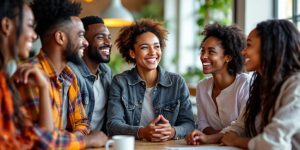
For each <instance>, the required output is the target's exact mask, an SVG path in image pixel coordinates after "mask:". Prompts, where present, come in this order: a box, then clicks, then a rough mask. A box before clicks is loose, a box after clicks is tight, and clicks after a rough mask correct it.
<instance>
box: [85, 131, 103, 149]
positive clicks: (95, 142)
mask: <svg viewBox="0 0 300 150" xmlns="http://www.w3.org/2000/svg"><path fill="white" fill-rule="evenodd" d="M107 140H108V137H107V136H106V135H105V134H104V133H103V132H101V131H100V132H93V133H92V134H90V135H87V136H85V142H86V148H89V147H103V146H104V145H105V143H106V141H107Z"/></svg>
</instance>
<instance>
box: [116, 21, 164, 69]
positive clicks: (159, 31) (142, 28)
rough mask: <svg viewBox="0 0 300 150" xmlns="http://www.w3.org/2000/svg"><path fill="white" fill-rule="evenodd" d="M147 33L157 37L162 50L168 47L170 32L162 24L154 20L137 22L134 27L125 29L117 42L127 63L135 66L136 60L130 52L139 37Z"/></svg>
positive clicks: (121, 31)
mask: <svg viewBox="0 0 300 150" xmlns="http://www.w3.org/2000/svg"><path fill="white" fill-rule="evenodd" d="M145 32H151V33H153V34H154V35H156V36H157V38H158V40H159V43H160V47H161V49H162V50H164V48H165V47H166V40H167V34H168V31H167V30H166V29H165V28H164V26H163V24H162V23H161V22H159V21H156V20H152V19H140V20H137V21H136V22H135V23H133V24H132V25H130V26H126V27H123V28H122V29H121V30H120V34H119V36H118V38H117V40H116V42H115V43H116V46H117V48H118V49H119V52H120V53H121V55H122V57H123V58H124V59H125V61H126V62H128V63H133V64H135V60H134V59H132V58H131V57H130V55H129V50H133V49H134V44H135V43H136V39H137V37H138V36H139V35H141V34H143V33H145Z"/></svg>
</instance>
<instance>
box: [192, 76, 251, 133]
mask: <svg viewBox="0 0 300 150" xmlns="http://www.w3.org/2000/svg"><path fill="white" fill-rule="evenodd" d="M213 82H214V81H213V77H210V78H207V79H204V80H201V81H200V82H199V83H198V85H197V95H196V100H197V109H198V129H199V130H201V131H203V130H204V129H205V128H207V127H212V128H214V129H215V130H221V129H223V128H225V127H227V126H229V125H230V123H231V122H232V121H234V120H236V119H237V118H238V116H239V115H240V114H241V111H242V109H243V107H244V106H245V104H246V102H247V100H248V97H249V87H250V76H249V75H247V74H244V73H242V74H238V75H237V76H236V78H235V80H234V82H233V83H232V84H231V85H229V86H228V87H227V88H225V89H223V90H222V91H221V93H220V94H219V95H218V96H217V97H216V103H217V106H218V112H219V114H217V108H216V106H215V103H214V101H213V99H212V95H211V94H212V89H213Z"/></svg>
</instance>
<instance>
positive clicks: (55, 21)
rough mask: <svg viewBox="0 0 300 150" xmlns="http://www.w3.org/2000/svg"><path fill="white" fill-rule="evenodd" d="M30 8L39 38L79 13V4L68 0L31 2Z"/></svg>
mask: <svg viewBox="0 0 300 150" xmlns="http://www.w3.org/2000/svg"><path fill="white" fill-rule="evenodd" d="M31 8H32V11H33V13H34V16H35V20H36V23H37V26H36V32H37V34H38V35H40V36H41V37H42V36H43V35H44V34H45V33H47V32H48V31H50V30H51V29H53V28H55V27H57V26H58V25H59V26H61V25H63V23H64V22H66V21H71V17H72V16H78V15H79V14H80V12H81V4H80V3H76V2H73V1H70V0H33V2H32V4H31Z"/></svg>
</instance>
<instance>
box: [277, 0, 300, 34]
mask: <svg viewBox="0 0 300 150" xmlns="http://www.w3.org/2000/svg"><path fill="white" fill-rule="evenodd" d="M274 16H275V18H278V19H288V20H290V21H291V22H293V23H294V24H295V25H296V26H297V27H298V29H300V0H274Z"/></svg>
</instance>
